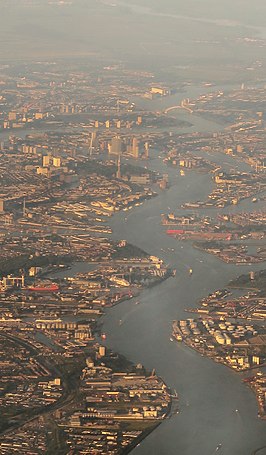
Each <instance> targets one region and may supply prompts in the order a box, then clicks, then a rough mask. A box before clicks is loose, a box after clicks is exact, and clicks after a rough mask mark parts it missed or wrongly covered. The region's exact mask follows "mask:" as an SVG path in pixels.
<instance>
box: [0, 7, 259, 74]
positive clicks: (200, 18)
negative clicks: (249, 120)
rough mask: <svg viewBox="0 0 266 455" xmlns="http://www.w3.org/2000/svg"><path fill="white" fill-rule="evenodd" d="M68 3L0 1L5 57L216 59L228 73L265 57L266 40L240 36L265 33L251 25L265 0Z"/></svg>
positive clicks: (176, 62)
mask: <svg viewBox="0 0 266 455" xmlns="http://www.w3.org/2000/svg"><path fill="white" fill-rule="evenodd" d="M65 3H66V4H65V5H62V4H60V2H59V1H53V0H0V8H1V14H0V57H1V58H2V59H10V58H11V59H17V60H24V59H27V58H33V59H42V58H45V59H47V58H55V57H64V56H66V57H78V56H89V55H91V54H97V56H100V57H102V58H110V57H111V58H114V59H120V60H122V61H127V62H130V63H132V64H135V63H137V64H140V65H142V64H146V65H147V66H149V65H150V66H156V65H157V66H159V67H161V68H163V67H164V66H165V67H166V66H167V65H169V66H186V65H194V66H197V65H198V68H200V66H202V67H203V66H204V65H207V66H208V67H209V68H210V64H211V63H213V66H214V67H216V68H217V65H218V66H219V65H221V71H222V72H223V71H226V70H227V65H228V69H229V67H230V65H231V68H230V70H232V68H233V66H232V65H235V71H237V67H238V64H240V65H242V64H243V62H246V65H247V66H250V65H251V64H252V61H253V60H256V59H257V60H258V59H263V60H264V54H265V48H264V46H263V47H259V46H254V45H250V44H249V45H248V44H247V43H246V42H241V39H243V38H244V37H254V36H255V37H256V36H262V35H259V34H261V33H264V32H263V31H261V30H258V29H256V28H247V27H246V25H247V24H249V25H253V26H254V25H256V24H259V25H260V26H264V25H266V1H265V0H253V1H251V0H222V1H220V0H163V1H161V0H133V1H132V0H123V1H120V0H117V1H116V0H72V2H71V1H69V2H67V1H66V2H65ZM68 3H69V4H68ZM134 4H135V5H139V9H138V8H135V7H134V6H133V7H132V5H134ZM126 5H128V7H127V6H126ZM145 7H146V9H145ZM264 36H265V37H266V31H265V33H264ZM210 69H211V68H210Z"/></svg>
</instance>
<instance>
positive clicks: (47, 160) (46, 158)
mask: <svg viewBox="0 0 266 455" xmlns="http://www.w3.org/2000/svg"><path fill="white" fill-rule="evenodd" d="M49 164H50V156H49V155H43V157H42V165H43V167H46V166H49Z"/></svg>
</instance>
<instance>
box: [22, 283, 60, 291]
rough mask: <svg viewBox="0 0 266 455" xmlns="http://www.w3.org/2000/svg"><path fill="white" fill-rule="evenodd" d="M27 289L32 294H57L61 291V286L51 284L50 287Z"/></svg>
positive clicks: (40, 286)
mask: <svg viewBox="0 0 266 455" xmlns="http://www.w3.org/2000/svg"><path fill="white" fill-rule="evenodd" d="M27 289H28V291H32V292H57V291H59V286H58V285H57V284H55V283H51V284H48V285H39V286H29V287H28V288H27Z"/></svg>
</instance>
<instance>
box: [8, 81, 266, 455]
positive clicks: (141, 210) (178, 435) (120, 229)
mask: <svg viewBox="0 0 266 455" xmlns="http://www.w3.org/2000/svg"><path fill="white" fill-rule="evenodd" d="M188 90H189V94H188V93H185V94H177V95H175V96H173V97H168V98H167V99H166V98H165V99H161V100H154V101H147V100H141V102H139V103H138V104H139V106H140V107H143V108H145V109H146V108H147V109H150V110H153V109H155V110H163V109H164V108H166V107H168V106H174V105H176V104H179V103H180V100H181V99H182V98H185V97H188V96H190V97H191V98H193V97H195V96H198V95H199V94H201V93H204V92H205V93H206V92H208V91H211V90H213V88H206V87H200V88H198V87H197V88H194V87H189V88H188ZM171 115H176V116H177V117H178V118H181V119H188V120H189V121H191V122H192V123H193V125H194V126H193V127H192V128H184V129H180V132H185V131H189V130H190V131H219V130H221V129H222V127H221V125H218V124H216V123H214V122H210V121H208V120H204V119H202V118H200V117H196V116H195V115H193V114H192V115H190V114H188V113H186V112H184V111H183V110H176V111H172V112H171ZM173 131H174V129H173ZM21 133H22V134H21ZM27 133H28V131H23V132H19V133H18V134H19V135H20V136H22V137H23V136H24V135H25V134H27ZM8 134H10V133H9V132H5V133H2V134H1V140H4V139H6V137H7V136H8ZM13 134H14V133H13ZM209 158H210V159H211V160H215V161H217V162H223V163H224V164H225V165H226V166H228V167H229V168H230V167H235V161H234V159H233V158H232V157H228V156H226V157H225V156H224V155H222V154H219V155H216V156H209ZM144 164H147V165H148V166H149V167H150V168H151V169H154V170H158V171H161V172H167V173H168V174H169V178H170V182H171V187H170V189H168V190H167V191H164V192H161V193H160V194H159V196H158V197H156V198H154V199H152V200H149V201H146V202H145V203H144V204H143V205H142V206H140V207H136V208H134V209H132V210H131V211H128V212H121V213H119V214H117V215H116V216H114V217H113V218H112V220H111V223H110V224H111V227H112V228H113V232H114V234H113V237H114V238H117V239H126V240H127V241H129V242H131V243H133V244H135V245H137V246H139V247H141V248H143V249H144V250H146V251H147V252H149V253H150V254H153V255H157V256H159V257H161V258H162V259H164V260H165V262H166V263H167V264H169V265H170V266H172V267H173V268H176V269H177V274H176V276H175V277H174V278H169V279H168V280H167V281H165V282H163V283H162V284H160V285H158V286H157V287H154V288H152V289H149V290H145V291H143V292H142V294H141V296H140V304H139V305H135V304H134V301H129V302H125V303H123V304H121V305H118V306H116V307H114V308H112V309H110V310H109V311H108V313H107V314H106V316H105V317H104V319H103V322H104V331H105V332H106V333H107V345H108V346H109V347H110V348H112V349H114V350H115V351H117V352H119V353H121V354H124V355H125V356H126V357H128V358H129V359H130V360H132V361H133V362H135V363H142V364H143V365H145V367H146V368H147V369H152V368H155V369H156V372H157V374H158V375H160V376H162V377H163V378H164V380H165V381H166V382H167V384H168V385H169V386H170V387H172V388H173V389H176V390H177V392H178V394H179V396H180V413H179V414H178V415H175V416H173V417H172V418H171V419H167V420H165V421H164V422H163V423H162V424H161V425H160V426H159V427H158V428H157V429H156V430H155V431H154V432H152V433H151V434H150V435H149V436H148V437H147V438H146V439H145V440H144V441H142V442H141V444H140V445H139V446H138V447H136V448H135V449H134V450H133V453H134V455H156V454H158V455H214V454H215V453H216V448H217V446H218V444H222V447H221V449H220V450H219V451H218V453H219V454H221V455H251V454H252V452H253V451H254V450H255V449H257V448H259V447H261V446H264V445H266V422H261V421H260V420H259V419H258V418H257V404H256V400H255V396H254V395H253V393H252V392H251V391H250V389H249V388H248V387H247V386H246V385H244V384H243V383H242V382H241V375H239V374H237V373H235V372H233V371H231V370H229V369H228V368H226V367H225V366H223V365H219V364H216V363H214V362H213V361H211V360H209V359H207V358H204V357H202V356H201V355H199V354H197V353H196V352H194V351H192V350H191V349H190V348H188V347H186V346H185V345H183V344H182V343H175V342H173V343H171V342H170V336H171V323H172V320H173V319H178V318H186V317H189V315H188V313H185V312H184V309H185V308H187V307H191V306H193V305H196V302H197V300H198V299H199V298H201V297H203V296H206V294H208V293H209V292H212V291H214V290H215V289H218V288H223V287H225V285H226V284H227V282H228V281H229V280H230V279H231V278H234V277H236V276H238V275H239V274H240V273H242V272H244V271H245V272H247V271H249V270H250V269H251V267H249V266H246V267H245V266H241V267H240V266H232V265H227V264H224V263H222V262H220V261H219V260H218V259H216V258H215V257H213V256H211V255H207V254H204V253H203V252H200V251H198V250H195V249H194V248H192V246H191V245H190V243H186V242H178V241H176V240H175V239H173V238H170V237H167V236H166V234H165V230H166V228H165V227H163V226H161V224H160V220H161V214H162V213H167V212H169V210H174V211H175V210H176V209H177V208H178V207H179V206H180V204H182V203H183V202H186V201H192V200H198V199H204V198H205V197H206V196H207V194H208V192H209V191H210V189H211V188H212V186H213V184H212V182H211V179H210V176H209V175H204V174H197V173H194V172H191V173H187V174H186V176H185V177H181V176H180V175H178V172H177V170H176V169H173V168H172V169H170V168H166V166H165V165H164V164H163V162H162V160H161V159H158V158H156V157H154V159H152V160H150V161H149V163H143V165H144ZM240 168H242V169H243V170H244V169H246V166H245V165H244V164H243V166H240ZM261 207H262V205H261V203H258V204H256V205H253V204H252V203H251V202H250V201H245V202H243V203H241V204H240V205H239V206H234V207H230V210H231V211H232V210H250V209H258V208H261ZM223 211H226V209H224V210H223ZM213 212H214V211H213V210H209V211H208V213H213ZM172 248H174V250H175V251H174V252H173V251H169V250H168V249H172ZM190 267H192V268H193V275H192V276H191V277H190V276H189V273H188V270H189V268H190ZM261 267H262V266H254V267H252V270H255V269H259V268H261ZM120 319H121V320H122V325H120V324H119V321H120ZM236 409H238V410H239V412H237V413H236ZM265 453H266V451H265V450H264V451H261V452H260V455H262V454H265Z"/></svg>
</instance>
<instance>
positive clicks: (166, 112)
mask: <svg viewBox="0 0 266 455" xmlns="http://www.w3.org/2000/svg"><path fill="white" fill-rule="evenodd" d="M174 109H186V110H187V111H188V112H189V113H190V114H192V113H193V110H192V109H191V108H190V107H188V106H186V104H185V100H183V101H181V104H179V105H178V106H170V107H168V108H167V109H165V111H164V114H168V112H171V111H173V110H174Z"/></svg>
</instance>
